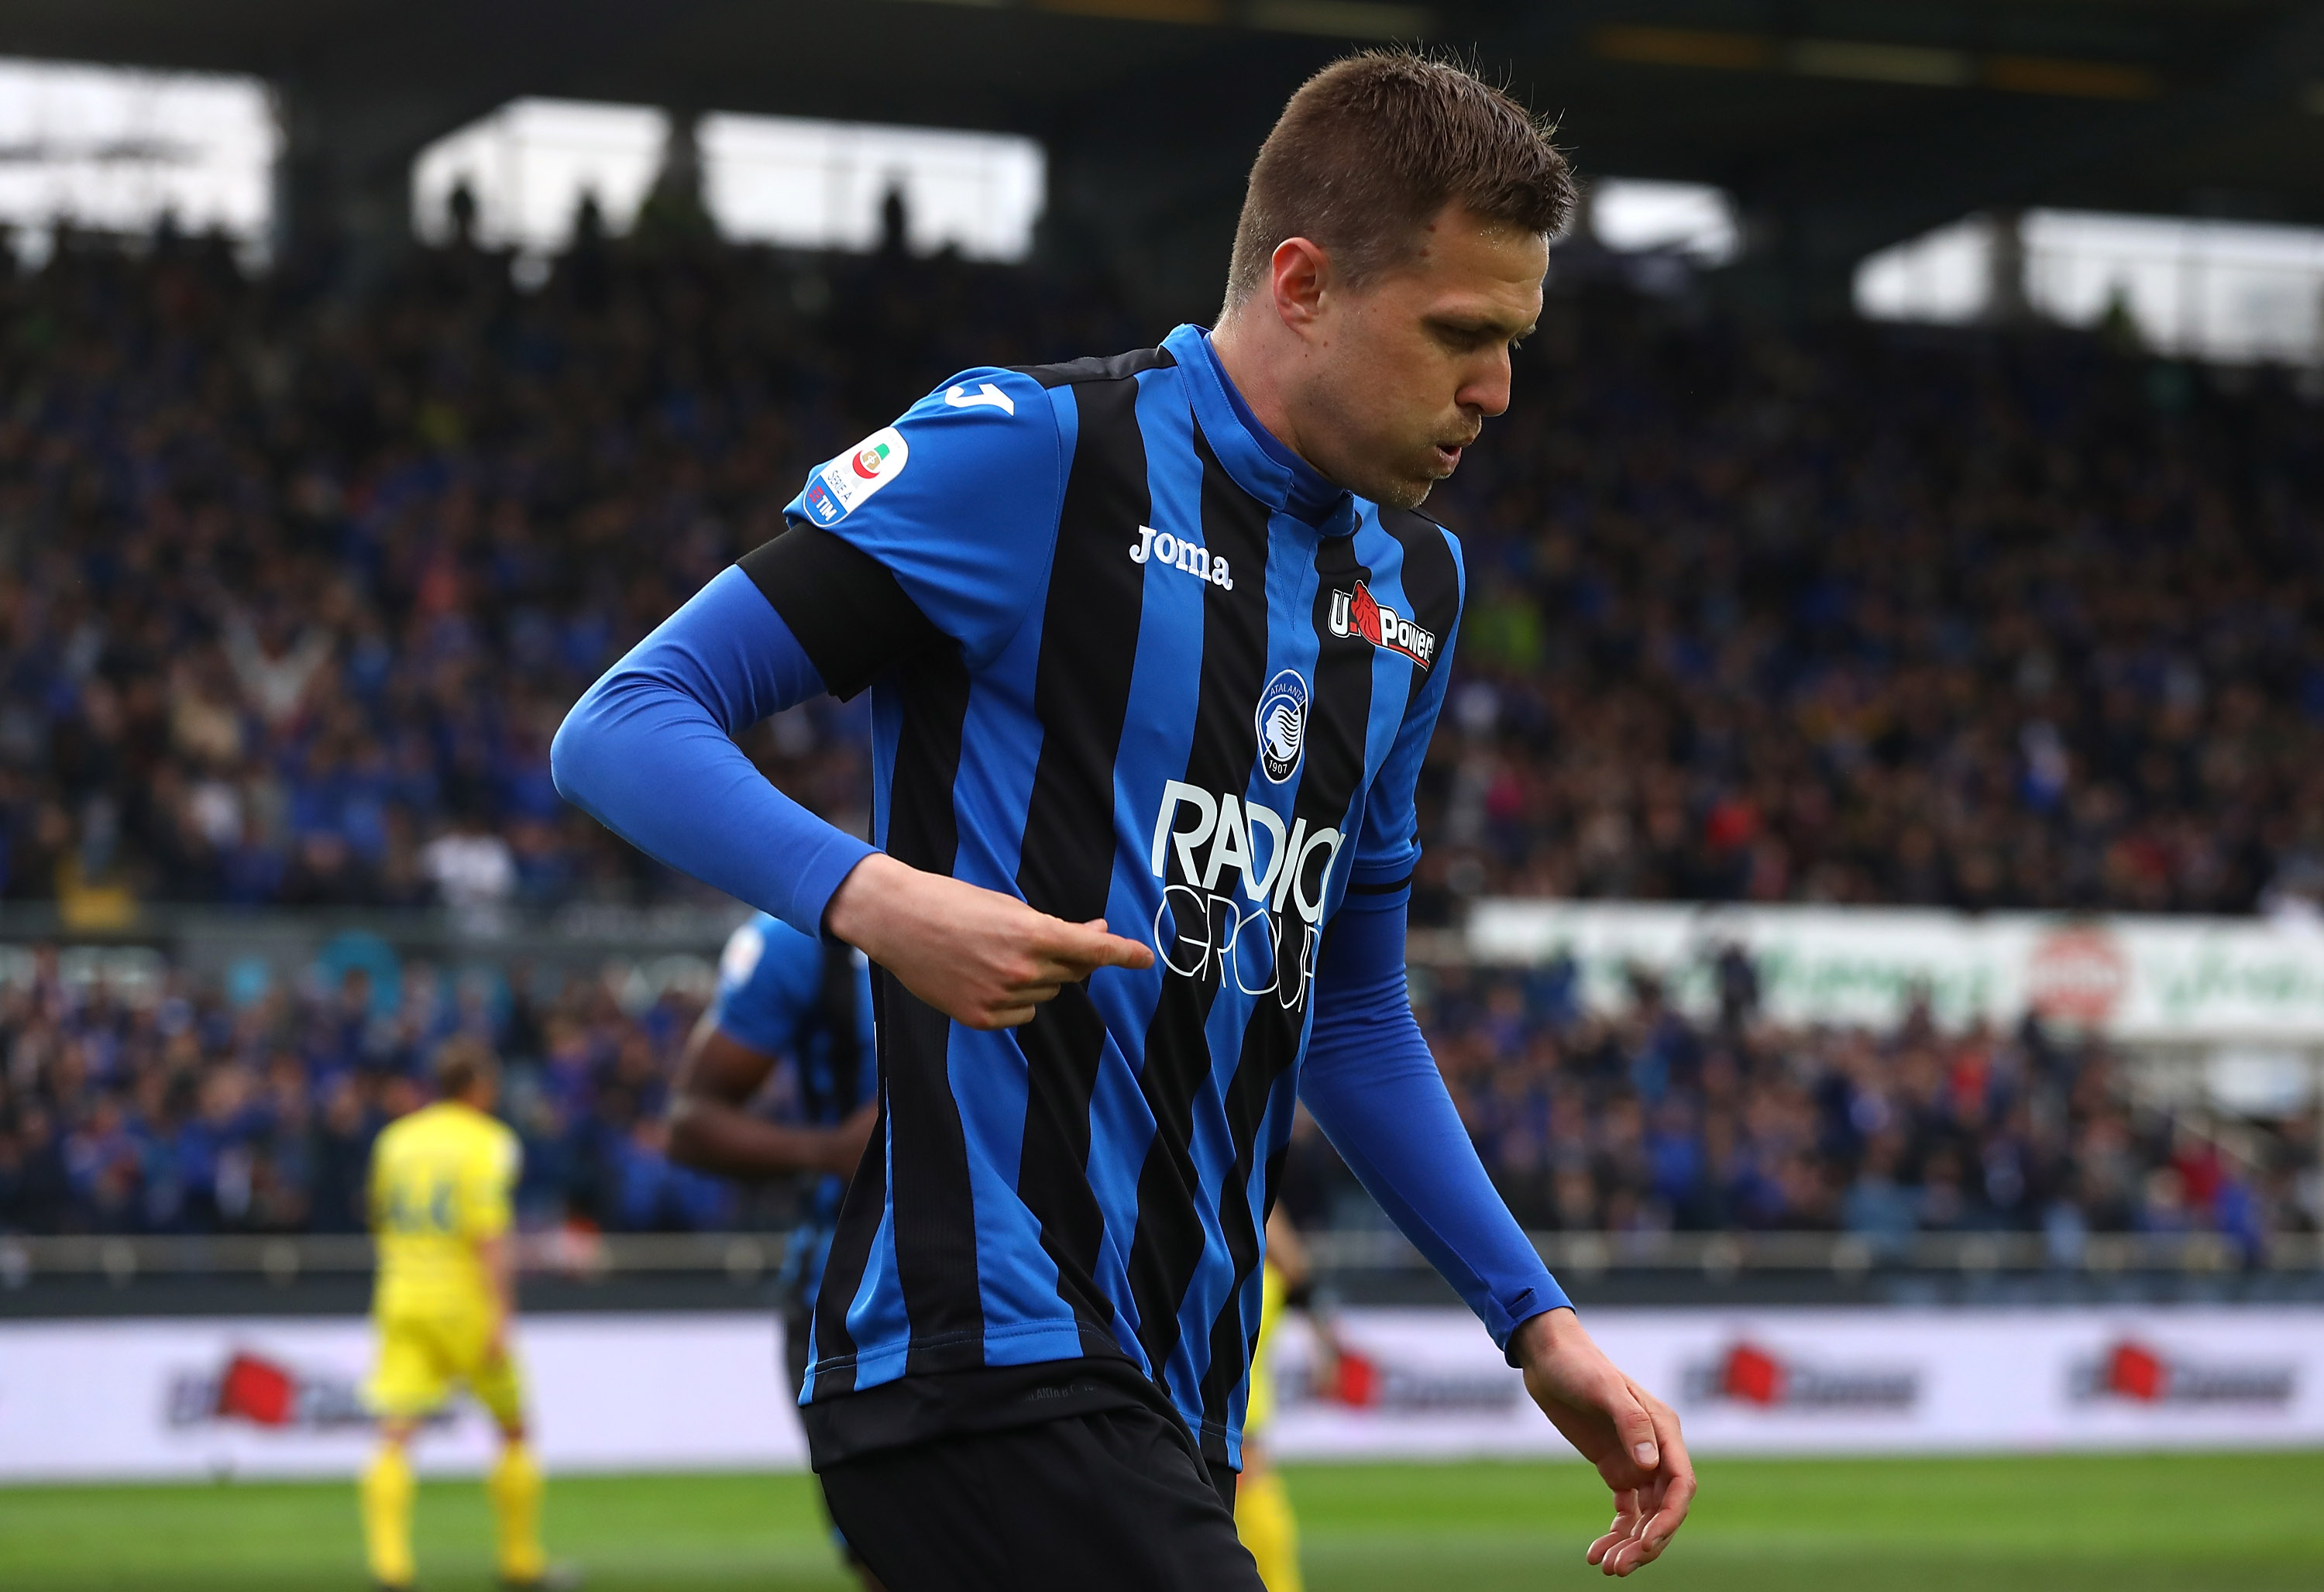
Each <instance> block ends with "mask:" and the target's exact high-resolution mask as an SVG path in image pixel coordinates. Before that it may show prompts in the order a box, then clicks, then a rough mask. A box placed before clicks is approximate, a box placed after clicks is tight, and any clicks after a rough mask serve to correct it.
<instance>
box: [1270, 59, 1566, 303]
mask: <svg viewBox="0 0 2324 1592" xmlns="http://www.w3.org/2000/svg"><path fill="white" fill-rule="evenodd" d="M1573 198H1574V195H1573V172H1572V168H1571V167H1569V166H1568V165H1567V164H1566V162H1565V157H1564V156H1563V154H1560V153H1559V152H1558V150H1557V146H1556V145H1555V144H1554V143H1551V142H1550V137H1549V129H1548V128H1547V127H1545V126H1544V125H1543V124H1541V123H1539V122H1537V121H1535V119H1534V117H1533V115H1532V113H1531V112H1529V111H1527V110H1526V108H1525V106H1521V105H1519V104H1518V103H1517V101H1516V100H1514V99H1512V98H1510V97H1508V95H1507V94H1505V93H1503V92H1502V91H1501V90H1499V89H1498V88H1496V87H1492V85H1490V84H1489V83H1487V82H1485V81H1484V80H1483V79H1481V78H1479V77H1478V76H1477V74H1476V73H1475V72H1473V71H1471V69H1468V68H1467V67H1464V66H1462V65H1460V64H1459V63H1458V62H1455V61H1450V60H1440V59H1437V58H1434V57H1431V56H1425V55H1416V54H1414V53H1412V52H1411V51H1403V50H1368V51H1363V52H1361V53H1360V54H1357V55H1351V56H1347V57H1345V58H1343V59H1342V60H1335V61H1333V63H1332V64H1331V65H1330V66H1327V67H1325V68H1324V69H1323V70H1322V71H1320V72H1317V73H1316V74H1315V75H1314V77H1312V78H1308V79H1307V81H1306V82H1305V83H1304V84H1302V85H1301V86H1300V88H1299V92H1298V93H1296V94H1295V95H1293V96H1292V97H1291V103H1290V104H1288V105H1286V106H1284V107H1283V115H1281V116H1280V117H1278V118H1277V121H1276V124H1275V131H1274V132H1272V133H1268V135H1267V142H1266V143H1263V144H1261V145H1260V146H1259V159H1258V160H1257V161H1253V162H1252V163H1251V168H1250V189H1249V190H1248V191H1247V192H1246V193H1245V195H1244V197H1243V202H1242V220H1241V222H1240V225H1237V226H1236V228H1235V244H1234V264H1233V266H1232V268H1231V270H1230V271H1229V272H1228V274H1227V306H1228V308H1233V307H1234V306H1235V305H1237V304H1240V302H1242V300H1243V299H1245V298H1246V297H1248V296H1249V295H1250V292H1251V290H1253V289H1255V288H1256V287H1258V286H1259V282H1260V281H1263V280H1264V279H1265V277H1266V274H1267V262H1268V261H1269V260H1270V259H1272V258H1273V257H1274V254H1275V251H1276V249H1277V246H1278V245H1280V244H1282V243H1283V241H1284V240H1285V239H1286V238H1295V237H1304V238H1307V239H1310V240H1312V241H1313V242H1314V243H1316V244H1320V245H1322V247H1323V249H1324V250H1325V251H1327V252H1328V253H1330V254H1331V256H1332V259H1333V263H1334V264H1336V265H1337V266H1338V267H1339V269H1340V270H1341V271H1342V272H1344V273H1345V274H1346V276H1347V278H1348V280H1349V281H1351V282H1355V283H1359V284H1360V283H1362V282H1364V281H1368V280H1369V279H1371V278H1373V277H1376V276H1378V275H1379V273H1380V272H1382V271H1389V270H1393V269H1394V268H1395V267H1397V266H1398V265H1400V264H1402V263H1404V262H1406V261H1407V260H1409V259H1411V258H1412V257H1413V255H1414V254H1416V253H1418V252H1419V236H1420V231H1421V229H1422V228H1423V227H1424V226H1425V225H1427V223H1428V222H1429V220H1430V219H1431V218H1432V217H1434V216H1435V215H1436V214H1437V212H1438V211H1440V210H1442V209H1443V207H1445V206H1446V205H1447V204H1450V203H1452V202H1454V201H1456V200H1457V201H1458V202H1459V203H1461V204H1462V205H1463V206H1465V207H1467V208H1469V209H1471V210H1473V211H1474V212H1476V213H1477V215H1479V216H1481V217H1483V218H1484V219H1485V220H1487V221H1491V222H1498V223H1499V224H1500V225H1504V226H1509V227H1514V228H1517V229H1519V230H1522V231H1525V232H1533V233H1543V234H1548V233H1554V232H1556V231H1558V230H1559V229H1560V228H1562V227H1563V226H1564V225H1565V220H1566V217H1567V216H1569V215H1571V214H1572V210H1573Z"/></svg>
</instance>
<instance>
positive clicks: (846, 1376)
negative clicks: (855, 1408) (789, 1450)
mask: <svg viewBox="0 0 2324 1592" xmlns="http://www.w3.org/2000/svg"><path fill="white" fill-rule="evenodd" d="M886 996H887V974H886V973H885V972H884V971H881V969H879V968H876V967H875V968H873V969H872V970H871V1004H872V1015H873V1026H874V1028H875V1029H876V1030H877V1031H878V1034H879V1035H880V1044H881V1049H882V1050H884V1049H885V1048H886V1045H887V1034H888V1013H887V1003H886ZM887 1081H888V1069H887V1067H886V1065H885V1063H884V1061H883V1063H882V1065H881V1069H880V1113H879V1119H878V1120H877V1121H876V1122H874V1123H873V1124H872V1127H871V1143H869V1144H868V1145H866V1146H864V1147H863V1159H862V1160H861V1161H859V1162H858V1163H856V1166H855V1176H854V1178H853V1180H852V1181H851V1182H849V1183H848V1185H847V1193H846V1195H845V1196H844V1198H842V1199H841V1201H840V1202H839V1219H838V1221H837V1222H836V1223H835V1226H834V1229H833V1231H832V1235H831V1250H830V1253H829V1254H827V1255H826V1256H825V1257H824V1263H823V1279H822V1281H821V1282H819V1283H818V1284H816V1295H815V1351H816V1353H815V1357H816V1364H817V1365H818V1366H823V1367H826V1368H825V1369H822V1370H819V1371H817V1372H816V1374H815V1376H814V1378H813V1386H812V1387H811V1388H810V1389H809V1391H808V1394H807V1396H808V1397H809V1398H810V1399H819V1398H828V1397H830V1396H831V1395H832V1394H841V1393H853V1391H854V1390H855V1338H854V1335H853V1333H851V1332H849V1331H848V1330H847V1307H848V1306H849V1305H851V1304H853V1303H854V1302H855V1295H856V1293H857V1291H858V1290H860V1289H861V1288H862V1286H863V1274H864V1272H865V1270H866V1269H867V1268H869V1266H870V1265H871V1243H872V1240H873V1239H874V1238H876V1237H877V1236H878V1234H879V1231H880V1215H881V1212H882V1211H883V1210H886V1209H887V1208H888V1089H887ZM834 1361H837V1362H839V1363H838V1364H836V1365H833V1364H832V1362H834Z"/></svg>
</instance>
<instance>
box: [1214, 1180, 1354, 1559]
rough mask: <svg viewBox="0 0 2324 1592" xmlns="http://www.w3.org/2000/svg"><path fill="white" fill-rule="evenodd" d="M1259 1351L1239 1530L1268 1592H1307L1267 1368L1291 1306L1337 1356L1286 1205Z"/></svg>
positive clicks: (1270, 1228) (1240, 1484) (1276, 1231)
mask: <svg viewBox="0 0 2324 1592" xmlns="http://www.w3.org/2000/svg"><path fill="white" fill-rule="evenodd" d="M1259 1285H1260V1287H1261V1289H1262V1291H1263V1292H1262V1293H1261V1294H1260V1300H1261V1303H1260V1305H1259V1348H1258V1349H1257V1350H1256V1351H1255V1352H1254V1353H1253V1354H1252V1356H1251V1362H1250V1403H1249V1404H1248V1405H1247V1406H1245V1408H1244V1412H1243V1418H1242V1475H1241V1476H1240V1477H1239V1478H1238V1479H1237V1481H1236V1483H1235V1533H1236V1535H1238V1536H1240V1538H1241V1539H1242V1545H1243V1546H1244V1547H1245V1548H1246V1549H1248V1550H1249V1551H1250V1556H1251V1559H1252V1560H1254V1561H1255V1562H1256V1563H1257V1564H1258V1566H1259V1579H1260V1580H1262V1581H1264V1582H1266V1583H1267V1592H1301V1586H1302V1582H1301V1580H1300V1577H1299V1522H1298V1520H1297V1518H1296V1516H1294V1515H1293V1514H1292V1513H1291V1498H1290V1495H1288V1494H1286V1492H1285V1491H1284V1490H1283V1473H1282V1472H1281V1471H1279V1470H1277V1469H1276V1468H1275V1461H1274V1456H1273V1455H1272V1454H1271V1453H1270V1452H1269V1451H1268V1425H1269V1423H1270V1422H1273V1420H1274V1419H1275V1376H1274V1374H1273V1373H1272V1372H1270V1371H1268V1368H1267V1349H1268V1344H1269V1343H1271V1342H1272V1341H1273V1339H1274V1332H1275V1323H1276V1322H1277V1321H1281V1320H1282V1319H1283V1311H1284V1309H1285V1307H1286V1306H1287V1305H1296V1306H1298V1307H1299V1308H1300V1309H1303V1310H1305V1311H1307V1312H1308V1314H1309V1316H1310V1317H1311V1318H1312V1319H1314V1322H1315V1332H1316V1352H1317V1353H1318V1355H1328V1354H1330V1353H1331V1352H1332V1351H1333V1344H1332V1339H1331V1337H1330V1335H1329V1332H1328V1330H1327V1328H1326V1324H1325V1323H1324V1321H1323V1319H1322V1318H1321V1317H1320V1316H1317V1315H1316V1312H1315V1310H1314V1304H1313V1303H1312V1299H1313V1295H1314V1278H1313V1275H1312V1274H1311V1273H1310V1271H1309V1268H1308V1264H1307V1250H1306V1247H1305V1245H1303V1244H1301V1243H1300V1242H1299V1232H1298V1229H1296V1228H1294V1227H1293V1226H1292V1225H1291V1223H1290V1221H1289V1220H1288V1219H1286V1218H1285V1216H1284V1214H1283V1212H1282V1210H1281V1209H1280V1208H1278V1209H1277V1210H1271V1211H1269V1212H1268V1217H1267V1265H1266V1267H1265V1268H1264V1275H1262V1276H1261V1278H1260V1280H1259Z"/></svg>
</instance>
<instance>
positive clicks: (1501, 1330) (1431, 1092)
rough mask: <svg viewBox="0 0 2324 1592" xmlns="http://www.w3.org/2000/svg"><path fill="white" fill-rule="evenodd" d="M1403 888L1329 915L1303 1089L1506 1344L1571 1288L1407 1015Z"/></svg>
mask: <svg viewBox="0 0 2324 1592" xmlns="http://www.w3.org/2000/svg"><path fill="white" fill-rule="evenodd" d="M1410 894H1411V892H1410V891H1409V889H1399V890H1397V891H1395V892H1393V893H1389V894H1381V895H1353V894H1351V895H1350V896H1349V897H1348V898H1347V900H1346V901H1345V902H1344V903H1343V904H1342V906H1341V907H1340V910H1339V912H1338V914H1337V915H1336V916H1334V917H1333V920H1332V929H1331V933H1330V934H1328V935H1327V936H1326V937H1325V939H1324V942H1323V958H1322V962H1321V964H1320V965H1319V966H1318V967H1317V968H1316V970H1315V990H1314V998H1315V1021H1314V1029H1313V1033H1312V1034H1311V1035H1310V1037H1309V1039H1308V1042H1307V1057H1306V1061H1305V1063H1303V1065H1302V1066H1301V1069H1300V1073H1299V1098H1300V1100H1302V1101H1304V1102H1305V1104H1306V1107H1307V1109H1308V1112H1309V1113H1310V1114H1311V1115H1312V1116H1314V1118H1315V1121H1316V1124H1317V1126H1319V1127H1322V1128H1323V1133H1324V1135H1325V1136H1326V1137H1328V1138H1329V1139H1330V1140H1331V1141H1332V1146H1333V1148H1334V1149H1336V1150H1338V1151H1339V1152H1340V1156H1341V1159H1342V1160H1344V1161H1345V1162H1347V1164H1348V1168H1349V1170H1350V1171H1351V1172H1353V1173H1355V1174H1356V1177H1357V1180H1358V1181H1359V1182H1361V1183H1362V1184H1363V1185H1364V1187H1365V1189H1366V1190H1367V1191H1369V1193H1370V1194H1371V1197H1372V1198H1373V1199H1375V1200H1377V1201H1379V1205H1380V1209H1381V1210H1385V1211H1387V1212H1388V1219H1390V1220H1392V1221H1394V1222H1395V1223H1396V1225H1397V1228H1398V1229H1400V1230H1401V1231H1402V1232H1403V1234H1404V1236H1405V1237H1406V1238H1410V1239H1411V1240H1412V1242H1413V1243H1414V1244H1415V1245H1416V1247H1418V1248H1419V1250H1420V1252H1421V1253H1422V1254H1423V1255H1425V1256H1427V1257H1428V1259H1429V1263H1430V1264H1431V1265H1434V1266H1435V1267H1436V1269H1437V1270H1438V1271H1439V1272H1441V1273H1443V1275H1444V1279H1445V1280H1446V1281H1447V1282H1449V1283H1451V1284H1452V1286H1453V1288H1454V1289H1455V1290H1457V1291H1458V1292H1459V1293H1460V1295H1461V1297H1462V1299H1463V1300H1464V1301H1466V1302H1467V1303H1468V1305H1469V1308H1470V1309H1471V1310H1472V1311H1476V1312H1477V1316H1478V1319H1479V1320H1480V1321H1483V1322H1484V1323H1485V1330H1487V1331H1489V1332H1490V1333H1491V1334H1492V1336H1493V1341H1494V1343H1495V1344H1497V1345H1498V1346H1499V1348H1501V1350H1502V1351H1503V1352H1504V1353H1505V1354H1506V1353H1508V1348H1509V1340H1510V1337H1511V1335H1512V1334H1513V1333H1515V1332H1516V1330H1517V1328H1518V1327H1520V1326H1521V1325H1523V1324H1524V1323H1525V1322H1526V1321H1529V1320H1531V1319H1532V1318H1533V1317H1535V1316H1537V1315H1540V1314H1541V1313H1542V1312H1543V1311H1552V1310H1558V1309H1563V1308H1570V1307H1571V1305H1572V1301H1570V1300H1568V1299H1567V1298H1566V1297H1565V1291H1564V1290H1563V1289H1562V1288H1560V1287H1559V1286H1558V1285H1557V1280H1556V1279H1555V1278H1554V1277H1553V1276H1551V1275H1550V1274H1549V1267H1548V1266H1547V1265H1544V1264H1543V1262H1542V1258H1541V1255H1540V1252H1539V1251H1537V1250H1536V1249H1535V1248H1534V1247H1533V1243H1532V1241H1531V1240H1530V1239H1528V1238H1526V1236H1525V1232H1524V1230H1523V1229H1520V1228H1519V1227H1518V1226H1517V1219H1516V1218H1515V1217H1513V1216H1511V1215H1510V1214H1509V1208H1508V1204H1507V1203H1506V1202H1505V1201H1503V1200H1502V1199H1501V1196H1500V1192H1499V1190H1497V1189H1496V1188H1494V1187H1493V1185H1492V1182H1491V1180H1490V1179H1489V1178H1487V1177H1486V1175H1485V1168H1484V1164H1483V1163H1482V1162H1480V1160H1479V1159H1478V1158H1477V1150H1476V1146H1474V1145H1473V1144H1471V1142H1470V1139H1469V1130H1468V1129H1467V1127H1464V1126H1463V1125H1462V1121H1461V1115H1460V1113H1459V1112H1458V1111H1457V1110H1455V1109H1453V1105H1452V1096H1451V1095H1449V1094H1447V1093H1446V1092H1445V1089H1444V1079H1443V1075H1442V1074H1441V1073H1440V1072H1438V1071H1437V1069H1436V1062H1435V1059H1434V1057H1433V1056H1431V1055H1430V1054H1429V1051H1428V1042H1427V1040H1426V1039H1425V1038H1424V1037H1422V1035H1421V1032H1420V1024H1419V1022H1418V1021H1417V1020H1416V1018H1415V1017H1413V1015H1412V999H1411V996H1410V994H1409V992H1408V989H1407V986H1406V980H1405V967H1404V952H1405V917H1406V906H1407V905H1408V903H1409V899H1410ZM1511 1363H1512V1364H1514V1363H1515V1360H1514V1359H1512V1361H1511Z"/></svg>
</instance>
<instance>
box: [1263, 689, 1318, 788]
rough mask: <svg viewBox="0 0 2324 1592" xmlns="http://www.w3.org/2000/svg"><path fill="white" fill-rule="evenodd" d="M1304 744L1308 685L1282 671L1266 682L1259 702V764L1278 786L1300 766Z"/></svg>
mask: <svg viewBox="0 0 2324 1592" xmlns="http://www.w3.org/2000/svg"><path fill="white" fill-rule="evenodd" d="M1306 744H1307V682H1306V681H1305V680H1303V679H1301V678H1300V677H1299V671H1298V670H1296V669H1285V670H1284V671H1283V672H1282V673H1280V674H1278V675H1277V676H1275V678H1273V679H1272V680H1269V681H1268V683H1267V689H1266V691H1265V692H1263V693H1262V694H1261V695H1260V696H1259V766H1260V767H1261V768H1265V769H1266V770H1267V777H1268V778H1269V779H1272V780H1274V781H1275V783H1276V784H1277V785H1280V784H1282V783H1283V782H1284V781H1285V780H1286V779H1288V778H1291V776H1292V774H1293V773H1294V772H1295V771H1296V770H1297V768H1298V767H1299V754H1300V752H1301V751H1302V750H1304V749H1305V746H1306Z"/></svg>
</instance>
